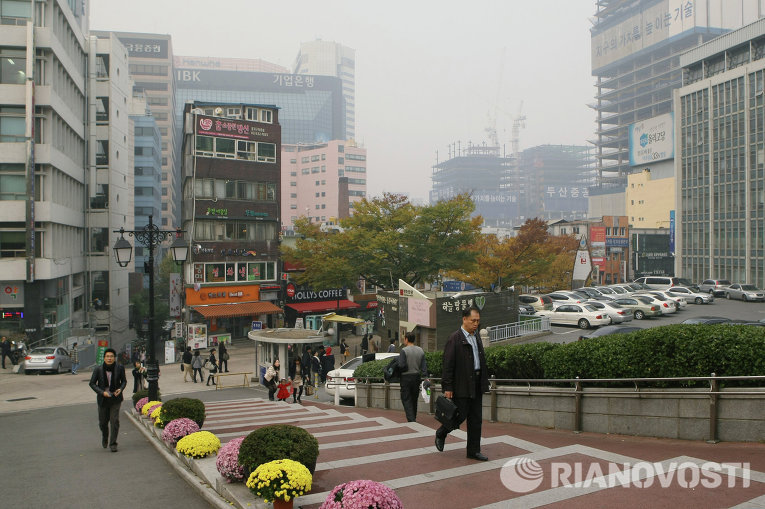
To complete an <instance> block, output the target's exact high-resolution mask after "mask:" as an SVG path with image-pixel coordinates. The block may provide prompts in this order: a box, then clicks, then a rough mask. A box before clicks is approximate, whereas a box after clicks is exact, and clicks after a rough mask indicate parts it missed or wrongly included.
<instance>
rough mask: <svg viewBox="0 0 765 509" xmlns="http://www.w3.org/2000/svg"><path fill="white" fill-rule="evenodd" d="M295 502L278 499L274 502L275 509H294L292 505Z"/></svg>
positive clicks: (293, 500)
mask: <svg viewBox="0 0 765 509" xmlns="http://www.w3.org/2000/svg"><path fill="white" fill-rule="evenodd" d="M294 502H295V499H294V498H293V499H292V500H290V501H289V502H285V501H284V500H281V499H279V498H277V499H276V500H274V509H292V504H293V503H294Z"/></svg>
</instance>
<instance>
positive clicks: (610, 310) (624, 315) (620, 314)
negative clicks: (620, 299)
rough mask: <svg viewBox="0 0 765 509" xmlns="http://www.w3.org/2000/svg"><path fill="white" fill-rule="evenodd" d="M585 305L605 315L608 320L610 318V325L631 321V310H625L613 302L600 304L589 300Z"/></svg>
mask: <svg viewBox="0 0 765 509" xmlns="http://www.w3.org/2000/svg"><path fill="white" fill-rule="evenodd" d="M587 304H588V305H590V306H593V307H595V308H597V309H599V310H601V311H602V312H603V313H605V314H607V315H608V316H609V318H611V323H624V322H631V321H632V310H630V309H626V308H624V307H622V306H620V305H619V304H616V303H615V302H601V301H597V300H591V301H589V302H588V303H587Z"/></svg>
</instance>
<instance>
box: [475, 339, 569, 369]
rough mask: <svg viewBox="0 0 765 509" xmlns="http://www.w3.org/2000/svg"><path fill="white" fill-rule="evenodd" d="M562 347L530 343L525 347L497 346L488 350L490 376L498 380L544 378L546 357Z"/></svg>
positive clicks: (487, 362) (487, 360) (487, 359)
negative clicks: (544, 360)
mask: <svg viewBox="0 0 765 509" xmlns="http://www.w3.org/2000/svg"><path fill="white" fill-rule="evenodd" d="M559 346H560V345H558V344H554V343H530V344H525V345H496V346H492V347H489V348H487V349H486V366H487V367H488V368H489V374H490V375H495V376H496V377H497V378H544V376H545V372H544V369H543V368H542V358H543V357H544V355H545V354H546V353H547V352H548V351H550V350H553V349H555V348H557V347H559Z"/></svg>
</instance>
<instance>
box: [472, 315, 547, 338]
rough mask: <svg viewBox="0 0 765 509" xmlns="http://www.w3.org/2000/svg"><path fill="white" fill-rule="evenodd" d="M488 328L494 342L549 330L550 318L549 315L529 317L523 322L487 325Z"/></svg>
mask: <svg viewBox="0 0 765 509" xmlns="http://www.w3.org/2000/svg"><path fill="white" fill-rule="evenodd" d="M486 330H487V332H488V333H489V341H490V342H491V343H494V342H497V341H503V340H505V339H510V338H518V337H521V336H525V335H527V334H535V333H538V332H549V331H550V318H549V317H547V316H540V317H536V318H529V319H528V320H523V321H522V322H515V323H506V324H504V325H494V326H492V327H487V328H486Z"/></svg>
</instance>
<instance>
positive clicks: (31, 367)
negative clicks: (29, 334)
mask: <svg viewBox="0 0 765 509" xmlns="http://www.w3.org/2000/svg"><path fill="white" fill-rule="evenodd" d="M24 360H25V362H24V372H25V373H32V372H35V371H37V372H45V371H50V372H51V373H65V372H67V371H70V370H71V369H72V360H71V359H70V358H69V352H67V351H66V350H65V349H64V347H61V346H41V347H38V348H33V349H32V350H31V351H30V352H29V353H28V354H27V356H26V357H24Z"/></svg>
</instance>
